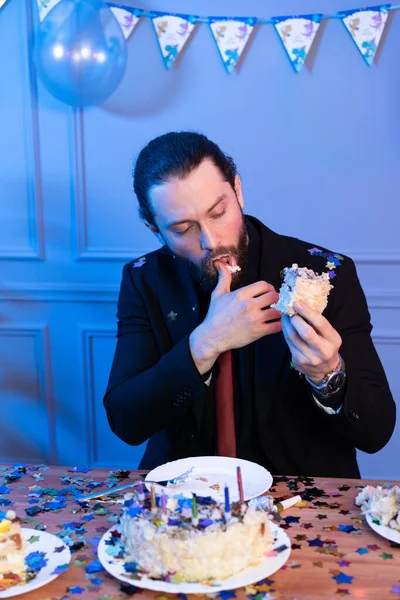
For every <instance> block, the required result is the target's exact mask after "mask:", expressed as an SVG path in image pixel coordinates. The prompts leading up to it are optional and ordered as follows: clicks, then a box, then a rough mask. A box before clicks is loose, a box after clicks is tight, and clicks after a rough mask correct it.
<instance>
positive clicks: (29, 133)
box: [0, 2, 45, 260]
mask: <svg viewBox="0 0 400 600" xmlns="http://www.w3.org/2000/svg"><path fill="white" fill-rule="evenodd" d="M20 6H21V7H22V6H23V7H25V8H24V11H23V12H24V16H23V17H22V19H21V20H22V21H23V20H24V19H25V23H24V25H25V28H24V31H25V34H26V39H27V44H26V47H25V48H24V50H23V53H24V55H25V56H26V57H27V58H26V60H27V78H26V73H25V71H23V76H22V79H23V82H22V90H23V97H24V103H23V104H24V111H23V119H24V130H25V148H26V162H25V164H26V168H25V171H26V179H27V185H26V194H27V203H28V211H27V222H28V237H29V243H28V245H27V246H26V247H25V248H24V247H22V248H19V247H15V248H0V260H44V257H45V256H44V224H43V198H42V196H43V194H42V179H41V169H40V140H39V116H38V115H39V111H38V92H37V81H36V74H35V71H34V66H33V59H32V56H33V34H32V32H33V31H34V26H33V13H32V3H31V2H27V3H22V4H21V5H20ZM24 37H25V36H24ZM26 79H27V80H28V81H26ZM25 99H26V100H25Z"/></svg>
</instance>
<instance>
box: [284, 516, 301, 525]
mask: <svg viewBox="0 0 400 600" xmlns="http://www.w3.org/2000/svg"><path fill="white" fill-rule="evenodd" d="M299 519H300V517H292V516H291V515H289V516H288V517H284V519H283V520H284V521H285V523H286V524H287V525H288V524H289V523H298V522H299Z"/></svg>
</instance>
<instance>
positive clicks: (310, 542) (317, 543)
mask: <svg viewBox="0 0 400 600" xmlns="http://www.w3.org/2000/svg"><path fill="white" fill-rule="evenodd" d="M307 543H308V545H309V546H319V547H320V548H321V547H322V546H323V545H324V542H323V541H322V540H320V538H318V537H316V538H314V539H313V540H307Z"/></svg>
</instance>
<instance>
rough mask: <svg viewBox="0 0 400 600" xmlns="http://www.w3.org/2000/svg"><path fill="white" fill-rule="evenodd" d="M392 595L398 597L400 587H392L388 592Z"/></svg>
mask: <svg viewBox="0 0 400 600" xmlns="http://www.w3.org/2000/svg"><path fill="white" fill-rule="evenodd" d="M390 591H391V592H392V594H399V595H400V585H392V589H391V590H390Z"/></svg>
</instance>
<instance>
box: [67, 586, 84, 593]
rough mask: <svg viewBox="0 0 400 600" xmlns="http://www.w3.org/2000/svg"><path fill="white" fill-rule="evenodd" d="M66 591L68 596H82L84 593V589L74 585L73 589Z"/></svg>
mask: <svg viewBox="0 0 400 600" xmlns="http://www.w3.org/2000/svg"><path fill="white" fill-rule="evenodd" d="M68 591H69V593H70V594H82V592H84V591H85V588H82V587H79V585H76V586H75V587H70V588H68Z"/></svg>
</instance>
